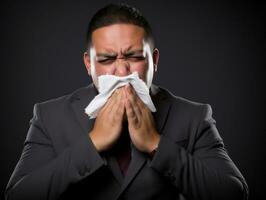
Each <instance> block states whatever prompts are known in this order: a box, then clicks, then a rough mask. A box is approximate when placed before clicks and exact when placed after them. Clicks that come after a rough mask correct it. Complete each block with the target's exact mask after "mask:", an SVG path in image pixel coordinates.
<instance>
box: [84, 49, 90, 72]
mask: <svg viewBox="0 0 266 200" xmlns="http://www.w3.org/2000/svg"><path fill="white" fill-rule="evenodd" d="M83 62H84V64H85V67H86V69H87V72H88V74H89V75H91V61H90V55H89V53H88V52H87V51H86V52H84V54H83Z"/></svg>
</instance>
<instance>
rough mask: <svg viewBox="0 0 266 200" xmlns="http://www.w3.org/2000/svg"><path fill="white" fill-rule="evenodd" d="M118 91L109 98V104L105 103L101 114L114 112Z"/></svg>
mask: <svg viewBox="0 0 266 200" xmlns="http://www.w3.org/2000/svg"><path fill="white" fill-rule="evenodd" d="M118 94H119V93H118V91H117V90H116V91H114V92H113V94H112V95H111V97H109V98H108V100H107V102H106V103H105V105H104V106H103V108H102V109H101V111H100V113H102V112H105V111H107V112H111V111H112V108H113V106H114V104H115V100H116V98H117V95H118Z"/></svg>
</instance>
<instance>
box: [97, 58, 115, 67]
mask: <svg viewBox="0 0 266 200" xmlns="http://www.w3.org/2000/svg"><path fill="white" fill-rule="evenodd" d="M114 61H115V58H104V59H99V60H98V63H101V64H104V65H108V64H112V63H113V62H114Z"/></svg>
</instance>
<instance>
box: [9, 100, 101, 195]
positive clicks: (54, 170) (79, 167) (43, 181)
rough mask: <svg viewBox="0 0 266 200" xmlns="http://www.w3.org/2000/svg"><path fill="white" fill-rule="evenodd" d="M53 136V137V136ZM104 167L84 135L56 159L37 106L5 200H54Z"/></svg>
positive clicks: (56, 156) (37, 105)
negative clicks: (70, 186) (73, 184)
mask: <svg viewBox="0 0 266 200" xmlns="http://www.w3.org/2000/svg"><path fill="white" fill-rule="evenodd" d="M55 134H56V133H55ZM103 165H105V162H104V160H103V159H102V158H101V156H100V155H99V154H98V152H97V150H96V149H95V147H94V145H93V143H92V141H91V140H90V139H89V137H88V136H87V135H85V134H84V136H80V138H77V140H76V141H75V142H74V144H73V145H71V146H68V147H67V148H66V149H64V151H63V152H62V153H60V154H59V155H56V154H55V152H54V149H53V144H52V141H51V139H50V137H49V135H48V133H47V132H46V131H45V127H44V125H43V123H42V118H41V112H40V105H39V104H36V105H35V106H34V114H33V118H32V120H31V121H30V128H29V131H28V134H27V138H26V141H25V143H24V149H23V152H22V155H21V157H20V160H19V162H18V163H17V166H16V168H15V170H14V172H13V174H12V176H11V178H10V180H9V183H8V185H7V188H6V191H5V196H6V199H10V200H12V199H16V200H18V199H27V200H31V199H38V200H41V199H57V198H58V197H60V195H61V194H62V193H63V192H64V191H65V190H66V188H67V187H68V186H69V185H70V184H72V183H75V182H78V181H80V180H81V179H84V178H85V177H88V176H90V175H91V174H93V173H94V172H95V171H96V170H97V169H99V168H100V167H102V166H103Z"/></svg>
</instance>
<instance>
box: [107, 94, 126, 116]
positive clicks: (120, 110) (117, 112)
mask: <svg viewBox="0 0 266 200" xmlns="http://www.w3.org/2000/svg"><path fill="white" fill-rule="evenodd" d="M123 114H124V102H123V93H122V91H120V93H119V94H118V96H117V99H116V101H115V104H114V105H113V109H112V112H111V113H110V117H114V118H115V119H117V120H122V118H123Z"/></svg>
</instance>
